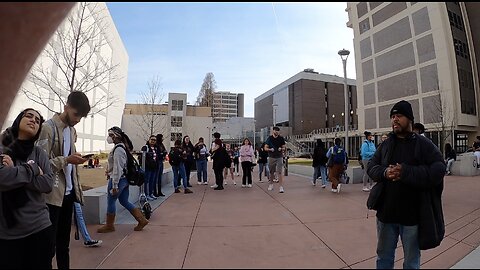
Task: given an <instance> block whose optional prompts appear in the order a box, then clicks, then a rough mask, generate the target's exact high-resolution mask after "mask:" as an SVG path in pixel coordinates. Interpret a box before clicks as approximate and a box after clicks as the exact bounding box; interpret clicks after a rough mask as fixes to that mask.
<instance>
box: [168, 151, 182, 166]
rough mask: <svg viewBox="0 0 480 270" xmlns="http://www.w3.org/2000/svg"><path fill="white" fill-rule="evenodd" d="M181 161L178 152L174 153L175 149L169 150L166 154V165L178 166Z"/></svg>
mask: <svg viewBox="0 0 480 270" xmlns="http://www.w3.org/2000/svg"><path fill="white" fill-rule="evenodd" d="M181 161H182V156H181V154H180V152H179V151H175V148H172V149H170V153H168V163H170V165H172V166H178V165H180V162H181Z"/></svg>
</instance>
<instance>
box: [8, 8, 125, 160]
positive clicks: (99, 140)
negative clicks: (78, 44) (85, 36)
mask: <svg viewBox="0 0 480 270" xmlns="http://www.w3.org/2000/svg"><path fill="white" fill-rule="evenodd" d="M19 5H20V4H19ZM80 8H81V7H80V4H77V5H75V6H74V7H73V8H72V10H71V12H70V15H69V16H68V17H67V19H66V20H65V21H64V22H63V23H62V24H61V25H60V26H59V30H60V32H66V30H65V29H68V27H69V20H70V19H71V18H78V16H76V14H77V13H78V12H79V10H80ZM85 17H86V18H87V20H85V23H86V26H88V27H91V26H94V28H95V29H99V30H100V31H99V33H98V35H97V38H98V39H99V40H102V42H101V45H98V47H97V48H98V51H95V52H94V53H92V51H89V52H86V51H83V50H81V52H80V54H79V55H78V58H80V59H82V58H86V57H88V56H92V57H91V58H90V59H89V61H88V64H89V65H90V67H88V68H91V67H92V66H98V65H100V66H102V65H103V66H105V68H107V69H108V68H109V67H111V66H116V68H115V69H113V74H110V75H111V76H109V77H108V78H97V79H95V80H91V81H95V82H94V83H93V84H94V85H95V87H93V88H92V89H90V90H89V91H85V93H86V95H87V96H88V98H89V101H90V105H91V106H92V107H94V104H96V103H103V104H105V101H107V102H108V100H111V99H112V98H114V99H115V103H114V104H113V105H112V106H109V107H108V108H106V109H103V110H101V111H99V109H100V108H101V105H99V106H97V107H94V108H92V110H91V111H90V114H89V115H88V116H87V117H85V118H82V120H81V121H80V123H78V124H77V125H76V126H75V129H76V130H77V135H78V138H77V142H76V144H75V145H76V148H77V150H78V151H79V152H98V151H105V150H109V149H111V147H112V146H111V145H108V144H107V143H106V137H107V129H108V128H110V127H112V126H120V124H121V121H122V112H123V107H124V104H125V93H126V88H127V77H128V76H127V75H128V54H127V51H126V49H125V46H124V45H123V42H122V40H121V38H120V35H119V33H118V31H117V29H116V27H115V23H114V22H113V20H112V17H111V15H110V13H109V11H108V8H107V6H106V4H105V3H104V2H99V3H89V4H87V8H86V9H85ZM99 18H101V19H102V21H101V22H99V20H95V19H99ZM86 28H87V27H84V28H82V29H86ZM84 31H85V30H84ZM61 41H63V42H64V43H68V42H71V37H70V36H65V37H63V38H62V40H60V36H59V35H58V34H57V33H55V34H54V35H53V36H52V38H51V40H50V41H49V42H51V44H53V46H52V47H48V46H47V48H53V50H54V51H55V52H57V53H61V50H62V49H61V46H60V45H59V43H60V42H61ZM89 46H94V45H92V42H89ZM82 48H87V47H82ZM60 59H61V58H60ZM38 65H43V67H44V68H45V69H44V70H49V71H48V73H47V74H46V75H48V78H49V82H50V83H51V84H52V85H53V87H55V89H56V93H55V92H54V91H52V90H51V89H49V88H48V87H42V85H40V84H37V85H35V84H33V83H32V81H30V80H29V79H28V78H27V79H26V80H25V81H24V83H23V85H22V88H24V89H25V90H26V92H28V93H30V94H29V95H30V96H31V95H32V94H35V95H38V96H40V99H38V101H39V102H41V103H44V104H45V105H46V106H47V107H48V108H49V109H47V107H45V106H42V105H39V104H38V103H36V102H34V101H32V100H31V99H29V98H28V97H27V96H26V94H24V93H23V92H22V90H20V91H19V92H18V94H17V96H16V98H15V101H14V103H13V104H12V106H11V107H10V111H9V114H8V116H7V119H6V121H5V123H4V126H3V128H2V130H3V129H5V128H7V127H9V126H10V125H11V124H12V123H13V121H14V120H15V117H16V116H17V115H18V113H20V111H22V110H23V109H25V108H28V107H31V108H34V109H37V110H38V111H40V113H41V114H42V116H43V117H44V118H45V119H49V118H51V117H52V115H53V114H54V112H52V111H51V110H53V111H55V112H62V111H63V104H62V103H61V101H60V99H59V98H58V96H57V94H60V95H61V96H62V99H63V100H64V101H65V102H66V100H67V96H68V94H69V93H70V92H69V91H68V90H67V88H66V87H65V85H66V82H65V77H64V74H63V73H62V70H60V68H58V66H56V65H55V64H53V62H52V60H51V58H49V57H48V56H47V53H46V51H45V50H44V51H43V52H42V53H41V54H40V56H39V57H38V58H37V60H36V63H35V64H34V65H33V68H32V70H34V69H35V68H36V67H37V66H38ZM85 68H86V67H82V68H78V69H77V70H76V72H77V73H76V79H77V81H82V79H80V78H84V77H85V76H91V70H86V69H85ZM50 70H51V71H50ZM31 72H32V71H31ZM89 72H90V74H89V75H86V74H87V73H89ZM105 74H106V73H105ZM111 78H117V79H115V80H112V79H111ZM93 84H92V85H93ZM40 100H41V101H40ZM105 107H106V106H103V108H105Z"/></svg>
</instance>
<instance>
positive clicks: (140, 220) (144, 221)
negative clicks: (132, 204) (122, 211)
mask: <svg viewBox="0 0 480 270" xmlns="http://www.w3.org/2000/svg"><path fill="white" fill-rule="evenodd" d="M130 213H131V214H132V216H133V217H134V218H135V219H136V220H137V221H138V225H137V226H135V228H133V230H134V231H141V230H142V229H143V227H145V226H147V224H148V220H147V219H146V218H145V217H144V216H143V213H142V210H140V208H134V209H133V210H132V211H131V212H130Z"/></svg>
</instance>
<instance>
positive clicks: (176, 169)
mask: <svg viewBox="0 0 480 270" xmlns="http://www.w3.org/2000/svg"><path fill="white" fill-rule="evenodd" d="M172 171H173V187H174V188H175V189H178V188H179V187H180V179H178V177H181V178H182V180H183V181H182V182H183V187H184V188H187V176H186V173H185V165H184V164H183V162H180V165H178V166H172Z"/></svg>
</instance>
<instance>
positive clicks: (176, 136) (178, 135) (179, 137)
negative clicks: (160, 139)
mask: <svg viewBox="0 0 480 270" xmlns="http://www.w3.org/2000/svg"><path fill="white" fill-rule="evenodd" d="M182 139H183V135H182V133H170V141H172V142H174V141H176V140H180V141H181V140H182Z"/></svg>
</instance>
